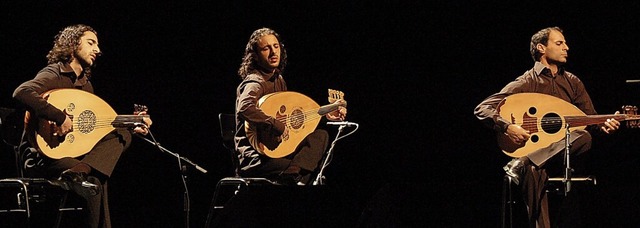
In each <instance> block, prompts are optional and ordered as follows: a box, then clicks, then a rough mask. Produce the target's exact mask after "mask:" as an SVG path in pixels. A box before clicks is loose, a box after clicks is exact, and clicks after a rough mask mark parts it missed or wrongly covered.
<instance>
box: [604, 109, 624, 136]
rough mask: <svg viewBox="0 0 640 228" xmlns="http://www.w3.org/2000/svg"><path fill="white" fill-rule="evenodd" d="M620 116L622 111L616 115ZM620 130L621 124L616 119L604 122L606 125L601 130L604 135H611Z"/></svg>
mask: <svg viewBox="0 0 640 228" xmlns="http://www.w3.org/2000/svg"><path fill="white" fill-rule="evenodd" d="M615 114H616V115H617V114H620V111H617V112H616V113H615ZM619 128H620V122H619V121H617V120H616V119H613V118H611V119H607V121H605V122H604V124H602V126H601V127H600V130H602V131H603V132H604V133H607V134H611V133H613V132H615V131H616V130H618V129H619Z"/></svg>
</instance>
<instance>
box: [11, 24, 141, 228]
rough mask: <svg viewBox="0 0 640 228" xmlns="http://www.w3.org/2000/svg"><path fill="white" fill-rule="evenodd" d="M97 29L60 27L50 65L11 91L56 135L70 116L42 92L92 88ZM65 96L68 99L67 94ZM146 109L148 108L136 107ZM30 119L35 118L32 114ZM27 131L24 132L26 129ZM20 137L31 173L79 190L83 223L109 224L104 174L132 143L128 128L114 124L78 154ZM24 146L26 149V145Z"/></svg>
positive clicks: (62, 131)
mask: <svg viewBox="0 0 640 228" xmlns="http://www.w3.org/2000/svg"><path fill="white" fill-rule="evenodd" d="M97 35H98V33H97V32H96V31H95V30H94V29H93V28H92V27H90V26H87V25H83V24H77V25H71V26H68V27H66V28H64V29H62V30H61V31H60V32H59V33H58V34H57V35H56V36H55V40H54V42H53V48H52V49H51V50H50V51H49V54H48V55H47V59H48V65H47V66H46V67H44V68H43V69H42V70H40V72H38V74H37V75H36V76H35V78H33V79H31V80H29V81H26V82H24V83H22V84H21V85H20V86H18V88H16V90H15V91H14V93H13V97H14V98H15V99H16V100H18V101H19V102H21V103H22V104H23V105H25V107H26V109H27V111H29V114H30V115H29V116H30V118H31V119H35V118H40V119H44V120H48V121H49V123H50V124H51V125H52V126H53V128H54V132H53V133H54V135H57V136H65V135H66V134H68V133H70V132H72V131H73V130H74V129H73V122H72V120H71V119H70V118H69V116H68V115H67V114H66V113H65V112H63V111H62V110H60V109H59V108H56V107H54V106H53V105H52V104H50V103H49V102H47V100H46V99H45V98H43V97H42V94H43V93H45V92H47V91H50V90H53V89H61V88H75V89H79V90H83V91H87V92H90V93H93V85H92V84H91V81H90V79H91V68H92V67H93V66H94V62H95V60H96V58H97V57H98V56H100V55H101V54H102V52H101V51H100V48H99V47H98V37H97ZM69 99H72V98H71V97H70V98H69ZM139 114H140V115H146V112H144V111H143V112H140V113H139ZM30 121H34V120H30ZM143 122H144V124H140V125H138V127H135V128H134V129H133V132H134V133H139V134H144V135H146V134H147V133H148V129H147V128H148V127H150V126H151V123H152V121H151V119H149V118H148V117H145V118H143ZM26 134H27V133H26V132H25V135H26ZM25 138H26V137H23V143H22V145H24V147H22V146H21V148H23V149H21V150H24V153H25V154H24V155H23V157H24V158H25V164H24V167H26V169H27V170H26V172H27V173H28V174H30V175H39V176H44V177H46V178H57V179H59V180H62V181H63V183H64V184H63V187H64V188H68V189H69V190H73V191H74V192H76V193H78V194H79V195H81V196H82V197H83V198H84V199H85V200H86V203H87V210H86V211H87V217H86V221H85V222H86V225H87V226H88V227H111V222H110V216H109V206H108V198H107V180H108V179H109V177H110V176H111V174H112V172H113V169H114V167H115V166H116V163H117V162H118V159H119V158H120V155H121V154H122V153H123V152H124V151H125V150H126V149H127V148H128V147H129V144H130V143H131V133H130V132H129V130H128V129H118V130H114V131H112V132H110V133H109V134H107V135H106V136H105V137H104V138H102V139H101V140H100V141H99V142H98V143H97V144H96V145H95V147H93V149H91V151H89V152H88V153H86V154H84V155H82V156H79V157H75V158H74V157H63V158H60V159H53V158H49V157H46V156H44V155H43V154H41V153H39V152H38V150H37V149H35V147H36V145H30V142H29V141H26V140H25ZM24 148H26V149H24Z"/></svg>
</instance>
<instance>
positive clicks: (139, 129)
mask: <svg viewBox="0 0 640 228" xmlns="http://www.w3.org/2000/svg"><path fill="white" fill-rule="evenodd" d="M136 114H137V115H139V116H146V115H147V111H141V112H136ZM142 122H144V125H140V126H136V127H135V128H133V132H135V133H138V134H142V135H147V134H149V128H150V127H151V124H153V121H152V120H151V117H148V116H147V117H142Z"/></svg>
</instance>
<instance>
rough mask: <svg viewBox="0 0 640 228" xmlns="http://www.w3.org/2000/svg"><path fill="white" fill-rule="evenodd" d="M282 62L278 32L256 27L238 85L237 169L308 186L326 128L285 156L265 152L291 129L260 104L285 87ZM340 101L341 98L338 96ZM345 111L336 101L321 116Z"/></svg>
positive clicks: (284, 61) (341, 116) (334, 116)
mask: <svg viewBox="0 0 640 228" xmlns="http://www.w3.org/2000/svg"><path fill="white" fill-rule="evenodd" d="M286 65H287V51H286V49H285V46H284V44H283V42H282V39H281V38H280V35H278V33H276V32H275V31H274V30H272V29H269V28H261V29H258V30H255V31H254V32H253V34H251V37H250V38H249V42H248V43H247V45H246V48H245V51H244V57H243V59H242V63H241V65H240V69H239V70H238V75H239V76H240V78H241V79H242V82H241V83H240V84H239V85H238V87H237V90H236V112H235V115H236V130H237V131H236V137H235V142H236V152H237V154H236V155H237V157H238V161H239V162H238V163H239V164H238V170H237V172H238V174H239V175H240V176H245V177H266V178H270V179H273V180H275V181H277V182H279V183H281V184H284V185H294V184H298V185H306V184H309V183H310V182H311V181H310V180H311V179H312V178H311V176H312V174H313V173H314V172H315V171H316V168H318V165H319V163H320V160H321V159H322V157H323V155H324V152H325V150H326V148H327V144H328V137H329V136H328V133H327V131H325V130H323V129H315V130H314V131H313V132H311V133H310V134H309V135H308V136H307V137H306V138H304V140H303V141H302V142H301V143H300V144H299V145H298V146H297V147H296V148H295V150H294V151H292V152H291V153H290V154H288V155H287V156H284V157H276V158H274V157H270V156H267V155H265V153H264V150H265V149H266V148H274V147H277V146H278V144H279V143H280V142H281V141H282V139H283V138H285V137H288V135H289V133H290V132H289V128H288V127H287V126H286V125H285V123H284V121H282V119H281V118H278V117H277V116H274V114H273V113H265V112H264V111H263V109H261V108H260V107H259V104H258V101H259V99H261V98H262V97H263V96H265V95H269V94H272V93H275V92H283V91H287V84H286V83H285V80H284V77H283V72H284V69H285V66H286ZM340 102H343V101H342V100H337V101H336V103H340ZM283 107H284V106H283ZM346 113H347V110H346V108H345V107H344V106H338V108H337V109H335V110H334V111H331V112H329V113H327V114H326V115H324V116H326V117H327V119H329V120H334V121H339V120H344V118H345V117H346ZM248 125H251V126H254V127H255V129H257V130H259V134H250V132H248V130H247V129H250V126H248ZM269 139H272V140H269ZM269 142H270V143H269Z"/></svg>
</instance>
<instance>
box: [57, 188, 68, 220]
mask: <svg viewBox="0 0 640 228" xmlns="http://www.w3.org/2000/svg"><path fill="white" fill-rule="evenodd" d="M68 197H69V191H65V192H64V194H63V195H62V197H60V204H59V205H58V214H57V216H56V223H55V225H54V227H55V228H58V227H60V222H62V213H63V212H64V210H63V208H64V207H65V205H67V198H68Z"/></svg>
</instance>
